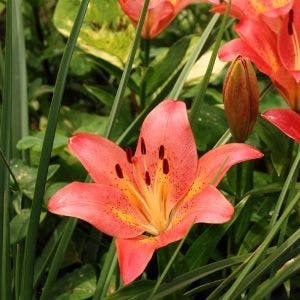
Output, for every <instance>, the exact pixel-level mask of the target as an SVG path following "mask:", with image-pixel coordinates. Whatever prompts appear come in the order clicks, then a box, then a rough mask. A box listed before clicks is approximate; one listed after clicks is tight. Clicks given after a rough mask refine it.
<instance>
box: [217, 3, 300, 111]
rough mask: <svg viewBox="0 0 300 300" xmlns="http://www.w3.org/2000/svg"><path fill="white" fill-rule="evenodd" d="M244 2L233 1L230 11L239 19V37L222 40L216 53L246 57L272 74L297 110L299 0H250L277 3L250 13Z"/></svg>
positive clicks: (220, 8) (224, 57) (299, 99)
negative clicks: (228, 40)
mask: <svg viewBox="0 0 300 300" xmlns="http://www.w3.org/2000/svg"><path fill="white" fill-rule="evenodd" d="M249 1H250V0H249ZM249 1H248V2H249ZM246 2H247V1H242V0H234V1H233V8H232V10H231V15H232V16H234V17H236V18H238V19H239V20H240V21H239V23H238V24H237V25H235V26H234V30H235V31H236V33H237V34H238V35H239V37H240V38H238V39H234V40H232V41H230V42H228V43H227V44H225V45H224V46H223V47H222V48H221V49H220V51H219V57H220V59H221V60H224V61H231V60H234V59H235V58H236V56H237V55H241V56H242V57H248V58H249V59H250V60H251V61H252V62H254V63H255V64H256V66H257V68H258V69H259V70H260V71H261V72H263V73H265V74H266V75H268V76H269V77H270V78H271V80H272V81H273V83H274V85H275V86H276V88H277V89H278V91H279V92H280V93H281V95H282V96H283V97H284V98H285V100H286V101H287V102H288V104H289V105H290V107H291V108H292V109H293V110H296V111H300V44H299V39H300V1H291V0H285V1H279V2H278V3H277V2H275V1H266V0H257V1H250V3H252V4H253V3H255V5H256V6H257V7H260V5H264V6H265V7H267V4H268V3H269V5H271V4H272V3H273V4H272V5H273V6H274V3H277V4H278V6H276V7H277V8H276V9H275V8H274V9H275V10H267V11H265V12H264V14H263V13H260V10H259V9H256V10H255V11H256V13H255V12H254V13H249V11H247V9H245V8H244V6H245V3H246ZM243 3H244V6H243V5H242V4H243ZM279 4H282V6H280V5H279ZM224 9H225V5H224V4H220V5H217V6H216V7H215V8H214V9H213V10H214V11H216V12H223V11H224ZM270 11H272V12H273V13H272V14H270ZM245 12H246V13H245ZM275 12H276V13H275ZM270 15H271V16H270Z"/></svg>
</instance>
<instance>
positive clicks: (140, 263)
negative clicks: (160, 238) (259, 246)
mask: <svg viewBox="0 0 300 300" xmlns="http://www.w3.org/2000/svg"><path fill="white" fill-rule="evenodd" d="M157 245H158V242H157V240H156V238H154V237H146V236H140V237H137V238H134V239H116V247H117V253H118V261H119V266H120V273H121V278H122V281H123V283H124V284H128V283H130V282H132V281H133V280H135V279H136V278H137V277H138V276H139V275H141V274H142V273H143V271H144V270H145V268H146V266H147V264H148V262H149V261H150V259H151V258H152V255H153V253H154V251H155V249H156V247H157Z"/></svg>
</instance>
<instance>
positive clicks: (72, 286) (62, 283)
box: [50, 265, 96, 300]
mask: <svg viewBox="0 0 300 300" xmlns="http://www.w3.org/2000/svg"><path fill="white" fill-rule="evenodd" d="M95 289H96V274H95V270H94V268H93V267H92V266H91V265H84V266H83V267H81V268H79V269H76V270H75V271H73V272H72V273H69V274H67V275H65V276H64V277H63V278H61V279H59V280H57V281H56V283H55V285H54V286H53V288H52V290H51V297H50V299H56V300H81V299H87V298H89V297H91V296H93V294H94V292H95Z"/></svg>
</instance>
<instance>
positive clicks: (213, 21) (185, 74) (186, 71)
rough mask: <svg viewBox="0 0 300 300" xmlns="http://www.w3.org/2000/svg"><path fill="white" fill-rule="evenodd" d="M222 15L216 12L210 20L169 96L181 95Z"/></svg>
mask: <svg viewBox="0 0 300 300" xmlns="http://www.w3.org/2000/svg"><path fill="white" fill-rule="evenodd" d="M219 18H220V15H218V14H215V15H214V16H213V17H212V19H211V20H210V22H209V23H208V24H207V26H206V28H205V30H204V31H203V33H202V35H201V38H200V40H199V42H198V44H197V45H196V46H195V48H194V50H193V52H192V54H191V56H190V58H189V60H188V61H187V63H186V64H185V66H184V68H183V70H182V71H181V73H180V75H179V77H178V78H177V81H176V83H175V85H174V87H173V89H172V91H171V92H170V94H169V96H168V98H171V99H177V98H178V97H179V94H180V92H181V90H182V88H183V85H184V83H185V81H186V78H187V77H188V75H189V73H190V71H191V69H192V67H193V65H194V64H195V62H196V60H197V58H198V56H199V54H200V52H201V51H202V49H203V47H204V45H205V44H206V42H207V39H208V38H209V35H210V34H211V32H212V30H213V29H214V26H215V25H216V23H217V21H218V20H219Z"/></svg>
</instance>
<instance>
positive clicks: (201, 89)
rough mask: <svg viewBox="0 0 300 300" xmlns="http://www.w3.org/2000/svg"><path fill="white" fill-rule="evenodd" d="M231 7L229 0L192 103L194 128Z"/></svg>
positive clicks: (191, 115)
mask: <svg viewBox="0 0 300 300" xmlns="http://www.w3.org/2000/svg"><path fill="white" fill-rule="evenodd" d="M230 7H231V0H229V1H228V4H227V7H226V10H225V13H224V16H223V18H222V22H221V25H220V29H219V32H218V34H217V37H216V41H215V44H214V47H213V50H212V54H211V58H210V60H209V64H208V67H207V69H206V72H205V75H204V77H203V79H202V81H201V84H200V86H199V92H198V93H197V95H196V96H195V98H194V99H193V104H192V108H191V112H190V122H191V125H192V128H195V123H196V122H197V119H198V114H199V111H200V109H201V104H202V102H203V98H204V96H205V93H206V89H207V86H208V83H209V79H210V76H211V73H212V70H213V67H214V64H215V60H216V57H217V53H218V50H219V47H220V44H221V41H222V37H223V34H224V31H225V26H226V22H227V17H228V14H229V11H230Z"/></svg>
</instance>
